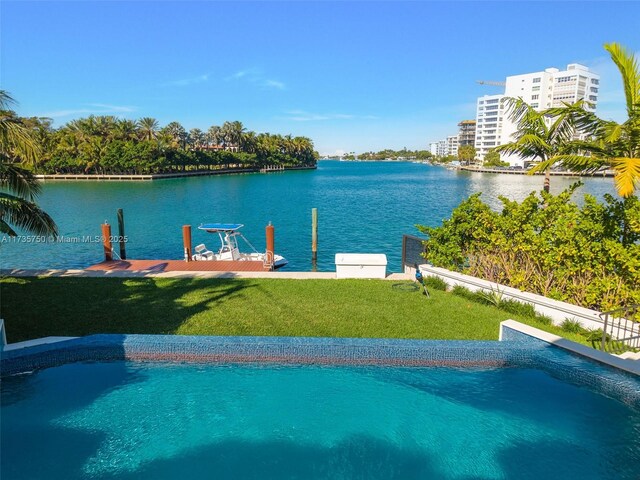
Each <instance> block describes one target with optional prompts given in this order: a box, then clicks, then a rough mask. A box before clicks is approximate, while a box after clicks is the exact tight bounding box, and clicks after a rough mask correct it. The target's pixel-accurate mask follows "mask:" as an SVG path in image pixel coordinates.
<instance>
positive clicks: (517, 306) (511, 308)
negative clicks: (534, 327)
mask: <svg viewBox="0 0 640 480" xmlns="http://www.w3.org/2000/svg"><path fill="white" fill-rule="evenodd" d="M500 308H501V309H502V310H504V311H505V312H509V313H513V314H514V315H520V316H522V317H529V318H535V317H536V310H535V308H533V305H531V304H529V303H522V302H518V301H517V300H504V301H503V302H502V303H501V304H500Z"/></svg>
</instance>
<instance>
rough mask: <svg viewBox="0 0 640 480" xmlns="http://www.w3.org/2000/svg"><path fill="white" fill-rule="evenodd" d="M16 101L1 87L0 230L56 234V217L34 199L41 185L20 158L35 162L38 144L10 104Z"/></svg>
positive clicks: (13, 235) (11, 232) (15, 234)
mask: <svg viewBox="0 0 640 480" xmlns="http://www.w3.org/2000/svg"><path fill="white" fill-rule="evenodd" d="M13 103H15V101H14V100H13V98H11V96H10V95H9V94H8V93H7V92H6V91H5V90H0V233H3V234H5V235H9V236H12V237H15V236H17V232H16V231H15V230H14V228H18V229H23V230H25V231H27V232H30V233H34V234H36V235H57V233H58V230H57V227H56V224H55V222H54V221H53V219H52V218H51V217H50V216H49V215H48V214H47V213H46V212H45V211H44V210H42V209H41V208H40V207H38V205H37V204H36V203H35V199H36V197H37V196H38V195H39V194H40V191H41V187H40V183H39V182H38V180H37V179H36V178H35V176H34V175H33V174H32V173H31V172H30V171H29V170H27V169H26V168H23V167H22V166H21V165H20V162H34V163H35V161H36V160H37V157H38V154H39V148H38V145H37V144H36V143H35V142H34V140H33V137H32V136H31V134H30V131H29V129H28V128H26V127H25V126H24V125H23V124H22V122H21V121H20V119H19V118H18V117H17V116H16V115H15V113H14V112H13V111H11V110H10V109H9V107H10V105H11V104H13Z"/></svg>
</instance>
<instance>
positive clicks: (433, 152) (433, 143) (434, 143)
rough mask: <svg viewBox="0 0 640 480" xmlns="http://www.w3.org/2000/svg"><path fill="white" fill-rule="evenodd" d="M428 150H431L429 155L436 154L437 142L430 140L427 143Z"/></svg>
mask: <svg viewBox="0 0 640 480" xmlns="http://www.w3.org/2000/svg"><path fill="white" fill-rule="evenodd" d="M429 151H430V152H431V155H433V156H434V157H435V156H437V155H438V142H431V143H430V144H429Z"/></svg>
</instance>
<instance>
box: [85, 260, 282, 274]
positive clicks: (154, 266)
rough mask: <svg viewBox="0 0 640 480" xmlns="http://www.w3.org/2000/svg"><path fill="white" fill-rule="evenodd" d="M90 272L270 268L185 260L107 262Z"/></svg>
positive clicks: (247, 264)
mask: <svg viewBox="0 0 640 480" xmlns="http://www.w3.org/2000/svg"><path fill="white" fill-rule="evenodd" d="M86 270H89V271H105V272H146V273H166V272H268V271H270V268H269V266H268V265H267V266H265V265H264V263H262V262H251V261H220V262H216V261H210V260H208V261H201V262H185V261H184V260H105V261H103V262H100V263H96V264H95V265H91V266H90V267H87V268H86Z"/></svg>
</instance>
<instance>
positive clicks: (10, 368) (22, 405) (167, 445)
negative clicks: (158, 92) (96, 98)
mask: <svg viewBox="0 0 640 480" xmlns="http://www.w3.org/2000/svg"><path fill="white" fill-rule="evenodd" d="M65 343H66V344H67V346H66V347H65V348H62V349H61V348H54V346H42V347H38V348H34V349H31V352H30V353H28V352H20V353H11V352H7V354H5V355H4V359H3V374H11V373H13V374H15V373H17V372H18V371H23V372H24V371H25V370H29V369H31V368H33V367H34V366H36V365H38V366H47V367H50V368H45V369H40V370H36V371H34V372H33V373H29V374H18V375H11V376H5V378H3V384H2V425H1V429H2V430H1V431H2V472H1V473H2V478H3V479H13V478H16V479H21V478H48V479H57V478H60V479H63V478H64V479H72V478H109V479H129V478H131V479H133V478H153V479H164V478H304V479H313V478H374V479H375V478H385V479H387V478H403V479H409V478H442V479H471V478H482V479H502V478H508V479H512V478H513V479H517V478H523V479H529V478H531V479H534V478H536V479H538V478H542V477H545V478H547V479H555V478H558V479H560V478H563V479H566V478H580V479H590V478H593V479H596V478H598V479H603V478H612V479H613V478H615V479H626V478H629V479H636V478H638V476H639V475H640V409H639V408H638V406H639V404H638V394H639V393H640V388H638V387H639V385H640V384H639V383H638V380H637V378H634V377H632V376H630V375H625V374H621V373H620V372H615V371H613V370H610V369H608V368H607V367H604V366H602V365H598V364H595V363H592V362H587V361H585V360H583V359H580V358H578V357H575V356H573V355H570V354H567V353H565V352H562V351H560V350H559V349H557V348H554V347H548V346H544V345H541V344H538V343H535V342H518V341H511V342H509V341H507V342H435V341H432V342H428V341H427V342H420V341H388V340H349V339H272V338H271V339H265V338H262V339H256V338H245V339H243V338H233V337H231V338H224V339H223V338H211V337H205V338H196V339H194V338H190V337H152V336H115V335H108V336H107V335H105V336H94V337H87V338H84V339H79V340H75V341H70V342H65ZM160 345H162V346H160ZM89 358H93V359H94V361H92V362H88V361H87V360H88V359H89ZM77 360H80V361H77ZM559 364H562V365H563V367H562V368H558V365H559ZM436 365H438V367H435V366H436ZM598 379H600V380H598ZM603 379H604V380H603ZM612 395H613V396H614V397H616V398H611V396H612ZM621 400H622V401H621Z"/></svg>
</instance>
